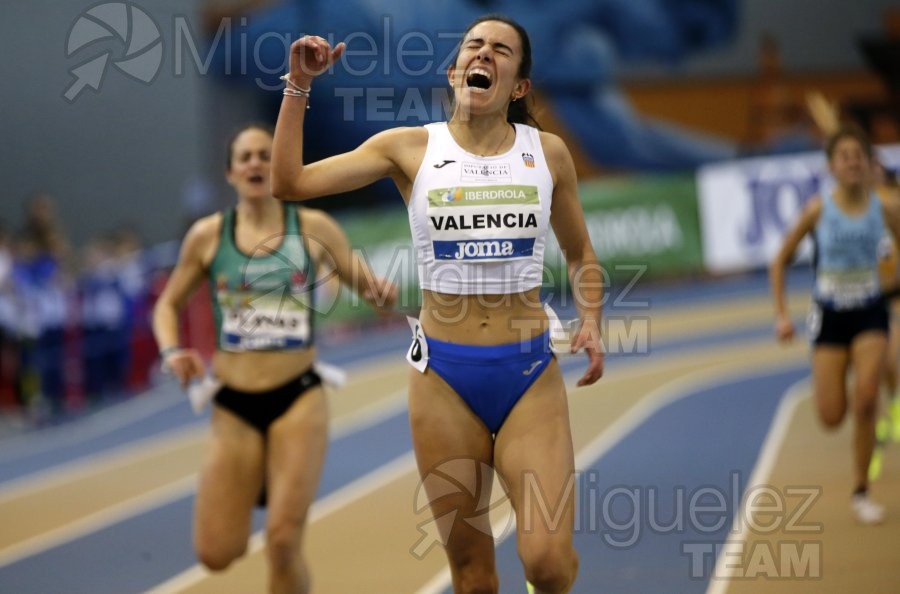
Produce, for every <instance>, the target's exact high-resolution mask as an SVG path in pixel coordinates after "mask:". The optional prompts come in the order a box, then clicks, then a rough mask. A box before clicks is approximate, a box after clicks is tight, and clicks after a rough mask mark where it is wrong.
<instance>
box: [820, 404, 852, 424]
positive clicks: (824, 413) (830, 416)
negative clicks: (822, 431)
mask: <svg viewBox="0 0 900 594" xmlns="http://www.w3.org/2000/svg"><path fill="white" fill-rule="evenodd" d="M818 409H819V421H821V423H822V425H823V426H824V427H825V428H826V429H837V428H838V427H840V425H841V423H842V422H843V420H844V416H845V415H846V413H847V407H846V406H839V405H837V406H822V405H820V406H819V407H818Z"/></svg>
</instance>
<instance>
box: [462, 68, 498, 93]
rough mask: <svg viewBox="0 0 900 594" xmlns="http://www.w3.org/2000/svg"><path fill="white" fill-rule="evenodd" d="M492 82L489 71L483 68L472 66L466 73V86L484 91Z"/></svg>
mask: <svg viewBox="0 0 900 594" xmlns="http://www.w3.org/2000/svg"><path fill="white" fill-rule="evenodd" d="M492 83H493V79H492V77H491V73H490V72H488V71H487V70H485V69H484V68H473V69H472V70H470V71H469V73H468V74H467V75H466V86H467V87H469V88H470V89H479V90H481V91H486V90H488V89H490V88H491V84H492Z"/></svg>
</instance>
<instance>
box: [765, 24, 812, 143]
mask: <svg viewBox="0 0 900 594" xmlns="http://www.w3.org/2000/svg"><path fill="white" fill-rule="evenodd" d="M758 67H759V70H758V73H757V79H756V84H755V86H754V88H753V91H752V94H751V96H750V114H749V118H750V120H749V122H748V127H747V135H748V138H747V145H748V146H751V147H756V149H755V150H757V151H761V152H765V153H785V152H793V151H802V150H811V149H814V148H818V146H819V140H818V137H817V134H816V130H815V129H814V128H813V126H812V122H810V120H809V118H808V117H807V115H806V110H805V109H804V106H803V104H802V103H801V102H800V101H799V100H798V99H797V98H796V97H794V96H793V95H792V94H791V90H790V88H789V86H788V84H787V80H786V77H785V73H784V70H783V69H782V63H781V49H780V47H779V44H778V39H777V38H776V37H775V36H774V35H772V34H769V33H764V34H763V35H762V36H761V37H760V40H759V53H758Z"/></svg>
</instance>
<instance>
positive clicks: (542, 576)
mask: <svg viewBox="0 0 900 594" xmlns="http://www.w3.org/2000/svg"><path fill="white" fill-rule="evenodd" d="M519 554H520V556H521V558H522V565H524V567H525V577H526V578H527V579H528V581H529V582H531V583H532V585H534V587H535V589H536V590H538V591H540V592H553V593H562V592H568V591H569V588H571V587H572V583H573V582H574V581H575V575H576V574H577V573H578V554H577V553H576V552H575V549H574V548H573V547H572V545H571V544H569V543H552V542H548V543H546V544H541V545H538V546H530V547H528V548H527V549H526V550H522V551H520V553H519Z"/></svg>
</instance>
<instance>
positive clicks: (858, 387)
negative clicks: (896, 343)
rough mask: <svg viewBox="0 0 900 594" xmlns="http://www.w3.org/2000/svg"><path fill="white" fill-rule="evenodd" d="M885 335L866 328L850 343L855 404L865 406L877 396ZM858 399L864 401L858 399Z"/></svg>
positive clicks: (882, 366)
mask: <svg viewBox="0 0 900 594" xmlns="http://www.w3.org/2000/svg"><path fill="white" fill-rule="evenodd" d="M886 352H887V335H886V334H885V333H884V332H881V331H876V330H868V331H865V332H861V333H860V334H858V335H857V336H856V338H854V339H853V342H852V343H851V345H850V357H851V365H852V366H853V375H854V384H855V390H854V398H856V402H855V404H856V405H857V406H865V405H867V404H869V403H871V402H872V401H874V400H877V398H878V387H879V385H880V383H881V374H882V371H883V370H884V358H885V353H886ZM860 399H862V400H864V401H860Z"/></svg>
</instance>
